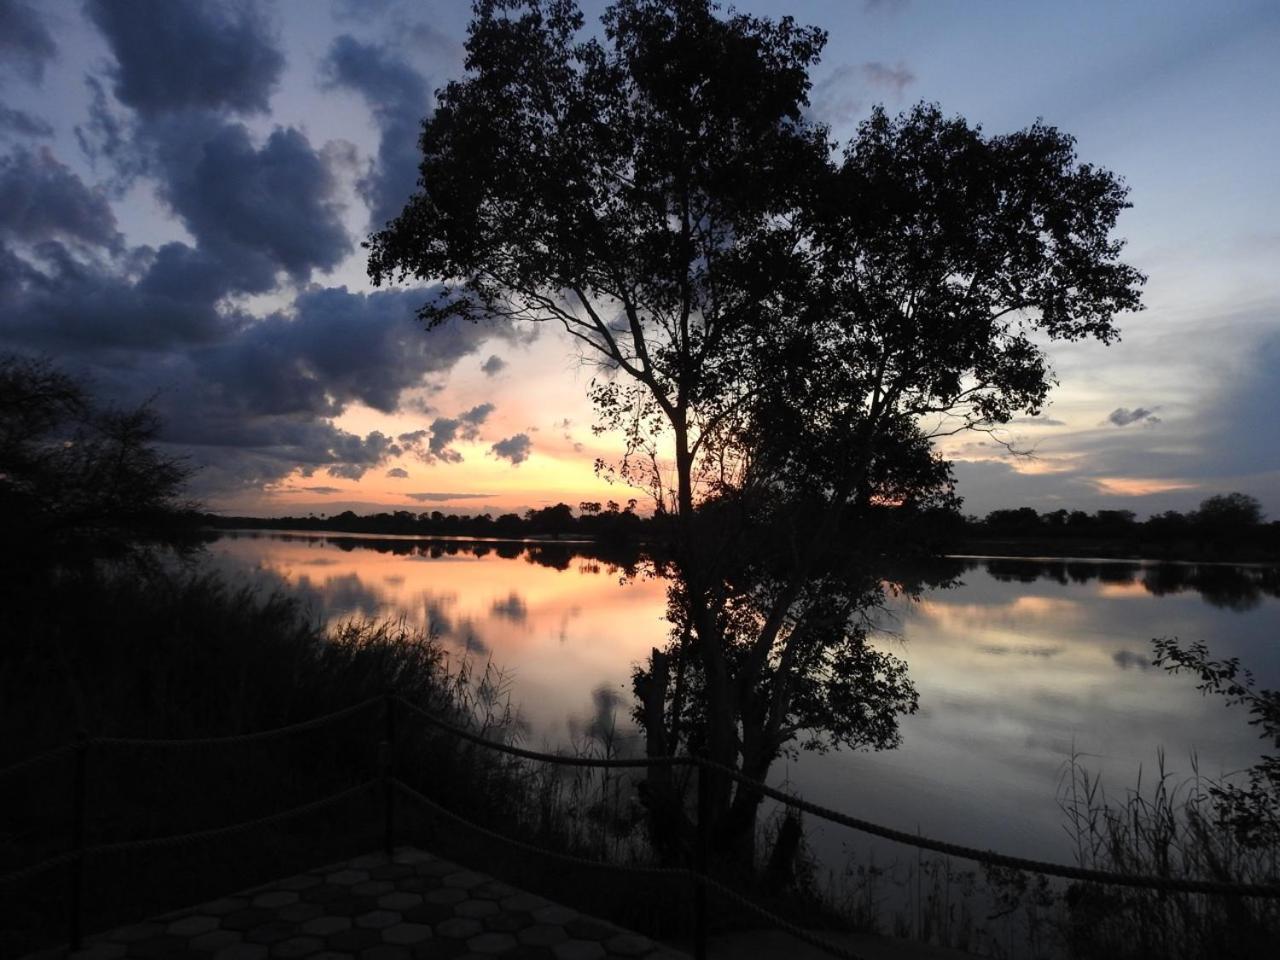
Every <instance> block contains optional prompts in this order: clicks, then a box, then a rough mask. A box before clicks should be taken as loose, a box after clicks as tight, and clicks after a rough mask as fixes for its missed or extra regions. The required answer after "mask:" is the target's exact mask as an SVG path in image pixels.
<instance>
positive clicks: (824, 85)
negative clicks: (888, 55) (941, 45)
mask: <svg viewBox="0 0 1280 960" xmlns="http://www.w3.org/2000/svg"><path fill="white" fill-rule="evenodd" d="M914 82H915V74H914V73H912V72H911V71H910V70H909V69H908V68H907V67H906V66H905V65H904V64H903V63H901V62H899V63H898V64H897V66H889V65H887V64H884V63H882V62H880V61H879V60H868V61H866V62H864V63H843V64H840V65H839V66H837V67H836V68H835V69H834V70H833V71H832V72H831V73H830V74H828V75H827V76H826V77H824V78H823V79H821V80H819V81H818V82H817V83H815V84H814V85H813V91H812V93H811V94H810V97H809V100H810V104H811V106H810V112H811V113H812V114H813V116H814V117H816V118H817V119H818V120H821V121H823V122H824V123H829V124H832V125H833V126H848V125H851V124H853V123H855V122H856V121H857V120H858V119H859V118H861V116H862V114H863V113H864V112H865V110H866V107H867V105H868V102H869V100H870V99H871V97H870V88H879V89H882V90H887V91H889V92H890V93H891V94H892V95H893V96H894V97H895V98H897V97H901V96H902V94H903V92H904V91H905V89H906V88H907V87H908V86H910V85H911V84H912V83H914Z"/></svg>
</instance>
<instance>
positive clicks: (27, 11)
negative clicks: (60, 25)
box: [0, 0, 58, 83]
mask: <svg viewBox="0 0 1280 960" xmlns="http://www.w3.org/2000/svg"><path fill="white" fill-rule="evenodd" d="M57 53H58V45H57V44H56V43H55V42H54V39H53V35H52V34H51V33H50V32H49V27H48V25H47V24H46V23H45V22H44V20H43V18H42V17H41V16H40V14H39V13H37V12H36V10H35V8H34V7H33V6H32V5H31V4H29V3H25V2H23V0H0V65H2V66H3V67H5V68H8V69H9V70H10V71H12V72H13V73H15V74H17V75H18V76H19V77H21V78H22V79H24V80H26V81H28V82H29V83H39V82H40V81H41V80H43V79H44V67H45V64H46V63H47V62H48V61H50V60H52V59H53V58H54V57H55V56H57Z"/></svg>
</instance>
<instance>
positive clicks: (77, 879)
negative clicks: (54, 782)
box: [68, 730, 89, 950]
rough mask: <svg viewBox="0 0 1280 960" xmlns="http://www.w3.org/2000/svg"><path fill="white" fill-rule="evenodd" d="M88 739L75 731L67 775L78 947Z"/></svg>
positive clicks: (76, 943) (74, 944)
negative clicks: (70, 772) (73, 747)
mask: <svg viewBox="0 0 1280 960" xmlns="http://www.w3.org/2000/svg"><path fill="white" fill-rule="evenodd" d="M88 753H89V738H88V737H87V736H86V735H85V733H84V731H83V730H81V731H79V732H78V733H77V734H76V749H75V753H74V754H72V756H73V757H74V766H73V768H72V778H71V852H72V853H74V854H75V859H74V860H72V861H71V902H70V911H71V917H70V934H71V935H70V937H68V939H69V940H70V941H71V949H72V950H79V949H80V946H81V942H82V941H83V937H84V932H83V930H82V929H81V921H80V911H81V897H82V895H83V892H84V820H85V762H86V760H87V759H88Z"/></svg>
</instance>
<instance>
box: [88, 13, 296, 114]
mask: <svg viewBox="0 0 1280 960" xmlns="http://www.w3.org/2000/svg"><path fill="white" fill-rule="evenodd" d="M87 11H88V14H89V16H90V18H91V19H92V20H93V22H94V23H95V24H97V26H98V29H99V30H101V31H102V34H103V36H104V37H105V38H106V40H107V43H108V45H109V46H110V47H111V52H112V53H113V54H114V55H115V58H116V66H115V68H114V69H113V72H112V76H113V79H114V81H115V83H114V90H115V95H116V97H117V98H118V99H119V100H120V102H121V103H124V104H126V105H128V106H130V107H132V108H133V109H134V110H136V111H137V112H138V113H139V114H141V115H143V116H155V115H158V114H160V113H164V112H167V111H174V110H184V109H189V108H201V109H212V110H232V111H237V112H240V113H253V112H263V113H265V112H266V111H267V108H268V100H269V99H270V95H271V91H272V90H273V89H274V87H275V85H276V83H277V81H278V80H279V78H280V73H281V70H282V69H283V68H284V56H283V54H281V52H280V50H279V49H278V47H277V44H276V40H275V38H274V37H273V36H272V33H271V30H270V27H269V26H268V24H267V22H266V20H265V18H264V17H263V16H262V14H261V13H260V11H259V10H258V8H257V7H256V6H255V5H253V4H251V3H243V2H242V3H235V4H232V3H216V2H209V0H130V2H128V3H119V2H115V0H89V2H88V3H87Z"/></svg>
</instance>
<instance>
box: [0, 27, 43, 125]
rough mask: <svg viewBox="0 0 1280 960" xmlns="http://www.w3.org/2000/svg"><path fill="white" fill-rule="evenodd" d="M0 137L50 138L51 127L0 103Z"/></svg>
mask: <svg viewBox="0 0 1280 960" xmlns="http://www.w3.org/2000/svg"><path fill="white" fill-rule="evenodd" d="M0 29H2V28H0ZM0 136H5V137H8V136H19V137H52V136H53V126H52V125H51V124H50V123H49V122H48V121H46V120H42V119H41V118H40V117H36V116H33V115H32V114H29V113H27V112H26V111H25V110H18V109H16V108H15V107H9V106H6V105H5V104H3V103H0Z"/></svg>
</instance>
